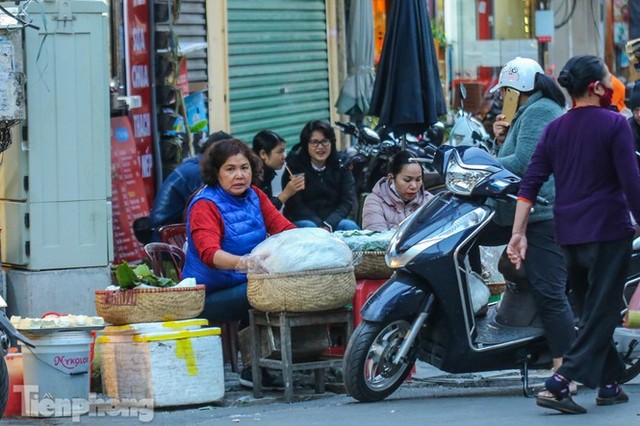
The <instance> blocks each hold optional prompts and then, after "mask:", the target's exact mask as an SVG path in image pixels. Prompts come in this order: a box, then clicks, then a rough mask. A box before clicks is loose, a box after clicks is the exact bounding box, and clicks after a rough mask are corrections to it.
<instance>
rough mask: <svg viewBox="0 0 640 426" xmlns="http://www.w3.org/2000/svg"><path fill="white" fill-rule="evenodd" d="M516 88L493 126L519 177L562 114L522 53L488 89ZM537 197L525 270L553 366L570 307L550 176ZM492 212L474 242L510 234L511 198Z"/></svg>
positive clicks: (560, 100) (504, 157) (570, 335)
mask: <svg viewBox="0 0 640 426" xmlns="http://www.w3.org/2000/svg"><path fill="white" fill-rule="evenodd" d="M506 88H511V89H515V90H517V91H518V92H519V99H518V107H517V110H516V114H515V116H514V118H513V120H512V121H511V123H508V122H506V121H504V118H505V117H504V115H503V114H499V115H498V116H497V119H496V121H495V122H494V125H493V131H494V134H495V135H496V140H497V141H498V144H499V145H500V150H499V151H498V155H497V159H498V161H499V162H500V163H502V165H503V166H504V167H505V168H506V169H508V170H509V171H511V172H512V173H514V174H516V175H518V176H523V175H524V173H525V170H526V169H527V166H528V165H529V162H530V161H531V156H532V155H533V152H534V150H535V148H536V145H537V143H538V139H539V137H540V134H542V131H543V129H544V128H545V126H546V125H547V124H549V123H550V122H551V121H553V120H554V119H556V118H558V117H559V116H561V115H562V114H563V110H564V107H565V98H564V95H563V94H562V91H561V90H560V88H559V87H558V86H557V85H556V83H555V82H554V81H553V80H552V79H551V78H549V77H548V76H546V75H545V74H544V71H543V70H542V67H540V65H539V64H538V63H537V62H536V61H534V60H532V59H528V58H521V57H517V58H515V59H513V60H511V61H509V62H507V64H506V65H505V66H504V67H503V68H502V71H501V72H500V78H499V80H498V84H496V85H495V86H494V87H493V88H492V89H491V90H490V92H495V91H497V90H501V91H503V92H504V91H505V90H506ZM541 196H542V197H543V198H545V199H547V200H548V201H550V203H551V204H550V205H548V206H541V205H537V206H535V211H534V213H533V214H532V215H531V217H530V218H529V226H528V230H527V232H528V234H527V237H528V239H529V241H530V255H529V256H528V257H527V259H526V263H525V269H526V273H527V278H528V280H529V283H530V284H531V287H532V289H531V290H532V292H533V296H534V301H535V305H536V308H537V310H538V312H539V314H540V319H541V322H542V326H543V328H544V332H545V337H546V338H547V340H548V342H549V346H550V349H551V354H552V356H553V367H554V369H557V368H558V367H560V365H561V364H562V355H563V354H564V352H566V351H567V350H568V349H569V347H570V346H571V343H572V342H573V340H574V339H575V328H574V318H573V312H572V310H571V305H570V304H569V301H568V299H567V294H566V277H567V271H566V267H565V263H564V258H563V256H562V250H561V249H560V247H559V246H558V245H557V244H556V242H555V237H554V220H553V211H552V203H553V201H554V198H555V193H554V189H553V178H550V179H549V181H548V182H547V183H545V184H544V186H543V187H542V191H541ZM495 204H496V205H495V208H496V215H495V217H494V220H493V223H492V224H490V225H489V226H488V227H487V228H486V230H485V231H483V233H482V234H481V235H480V237H479V238H478V245H483V246H497V245H503V244H506V243H507V242H508V241H509V238H510V236H511V227H512V225H513V217H514V210H515V205H514V204H515V203H505V202H496V203H495ZM471 260H472V267H473V269H474V270H475V271H476V272H478V273H481V272H482V267H481V264H480V254H479V250H478V248H477V247H476V248H475V249H474V251H473V256H472V259H471Z"/></svg>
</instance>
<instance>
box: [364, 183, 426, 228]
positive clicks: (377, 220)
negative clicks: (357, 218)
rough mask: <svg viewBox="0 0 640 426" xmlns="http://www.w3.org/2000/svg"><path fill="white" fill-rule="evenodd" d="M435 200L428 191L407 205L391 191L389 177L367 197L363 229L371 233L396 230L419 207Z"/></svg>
mask: <svg viewBox="0 0 640 426" xmlns="http://www.w3.org/2000/svg"><path fill="white" fill-rule="evenodd" d="M431 198H433V195H432V194H431V193H430V192H428V191H423V192H421V193H418V196H417V197H416V198H414V199H413V200H411V201H409V202H408V203H405V202H404V201H402V199H401V198H400V197H399V196H398V195H396V194H395V193H394V192H393V191H391V181H390V180H389V179H388V178H387V177H383V178H382V179H380V180H379V181H378V182H377V183H376V184H375V186H374V187H373V189H372V190H371V194H369V195H368V196H367V198H366V199H365V201H364V207H363V208H362V228H363V229H367V230H370V231H387V230H389V229H395V228H397V227H398V225H399V224H400V222H402V221H403V220H404V219H405V218H406V217H407V216H409V215H410V214H411V213H413V212H415V211H416V210H418V207H420V206H421V205H423V204H425V203H426V202H427V201H429V200H430V199H431Z"/></svg>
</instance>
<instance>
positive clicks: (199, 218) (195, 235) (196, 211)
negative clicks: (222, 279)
mask: <svg viewBox="0 0 640 426" xmlns="http://www.w3.org/2000/svg"><path fill="white" fill-rule="evenodd" d="M251 188H253V190H254V191H255V192H256V194H257V195H258V199H259V201H260V211H261V212H262V217H263V219H264V224H265V227H266V228H267V234H269V235H274V234H278V233H280V232H282V231H286V230H288V229H294V228H295V225H294V224H293V223H291V222H289V220H287V219H286V218H285V217H284V216H282V214H281V213H280V212H279V211H278V210H276V208H275V207H274V206H273V204H272V203H271V200H269V197H268V196H267V194H265V193H264V192H262V191H261V190H260V189H259V188H257V187H255V186H251ZM189 227H190V228H191V238H192V239H193V244H194V245H195V247H196V250H197V251H198V253H199V254H200V260H201V261H202V262H203V263H205V264H206V265H208V266H210V267H212V268H213V267H214V266H213V256H214V254H215V253H216V252H217V251H218V250H221V246H220V245H221V243H222V239H223V238H224V221H223V220H222V216H221V215H220V211H219V210H218V207H216V205H215V204H214V203H212V202H211V201H209V200H200V201H197V202H196V203H195V204H194V205H193V207H192V208H191V213H190V215H189Z"/></svg>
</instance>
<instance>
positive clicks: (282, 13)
mask: <svg viewBox="0 0 640 426" xmlns="http://www.w3.org/2000/svg"><path fill="white" fill-rule="evenodd" d="M227 21H228V55H229V108H230V121H231V129H230V131H231V134H233V135H234V136H235V137H237V138H240V139H242V140H244V141H246V142H249V143H250V142H251V140H252V139H253V136H254V135H255V134H256V133H257V132H258V131H260V130H263V129H270V130H273V131H276V132H278V133H280V134H281V135H282V136H283V137H284V138H285V139H286V140H287V145H288V146H292V145H293V144H295V143H297V142H298V137H299V135H300V130H302V127H303V126H304V124H305V123H306V122H307V121H309V120H314V119H324V120H329V118H330V115H329V67H328V59H327V58H328V54H327V32H326V15H325V0H228V2H227Z"/></svg>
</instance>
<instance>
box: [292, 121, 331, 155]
mask: <svg viewBox="0 0 640 426" xmlns="http://www.w3.org/2000/svg"><path fill="white" fill-rule="evenodd" d="M316 130H317V131H320V132H322V134H323V135H324V137H325V138H327V139H329V140H330V141H331V154H329V157H328V158H327V164H330V165H334V166H335V165H338V164H340V163H339V161H338V153H337V150H336V133H335V132H334V131H333V127H331V123H329V122H328V121H325V120H311V121H309V122H308V123H307V124H305V125H304V127H303V128H302V131H301V132H300V143H299V144H298V145H296V146H300V151H299V154H298V155H299V157H300V159H301V160H302V161H304V162H305V163H309V162H311V157H310V156H309V140H310V139H311V134H312V133H313V132H314V131H316Z"/></svg>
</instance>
